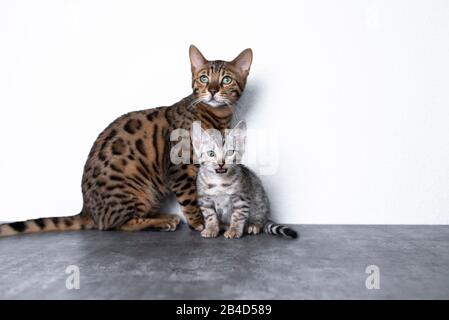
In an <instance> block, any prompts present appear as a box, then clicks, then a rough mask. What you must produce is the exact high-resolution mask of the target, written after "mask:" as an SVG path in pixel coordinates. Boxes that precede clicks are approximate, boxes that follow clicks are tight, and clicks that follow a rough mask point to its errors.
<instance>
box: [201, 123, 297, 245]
mask: <svg viewBox="0 0 449 320" xmlns="http://www.w3.org/2000/svg"><path fill="white" fill-rule="evenodd" d="M213 133H215V134H213ZM245 137H246V124H245V122H243V121H240V122H239V123H238V124H237V125H236V126H235V128H234V129H232V130H231V131H230V132H229V133H227V134H226V135H225V137H224V142H223V139H222V134H221V133H220V132H218V131H215V132H214V131H213V130H212V132H210V133H207V132H206V131H204V130H203V129H201V127H196V126H195V124H194V128H193V130H192V144H193V147H194V149H195V153H196V155H197V157H198V159H199V162H200V164H201V165H200V170H199V173H198V179H197V188H198V203H199V205H200V208H201V212H202V214H203V217H204V223H205V229H204V230H203V231H202V232H201V235H202V236H203V237H205V238H215V237H217V236H218V234H219V232H220V230H225V233H224V236H225V237H226V238H230V239H232V238H240V237H241V236H242V235H243V234H244V233H245V232H246V233H248V234H254V235H255V234H259V233H260V232H262V231H263V232H265V233H268V234H273V235H281V236H284V237H287V238H296V237H297V236H298V235H297V233H296V231H294V230H293V229H290V228H289V227H287V226H283V225H280V224H277V223H274V222H272V221H270V220H269V217H270V203H269V201H268V197H267V195H266V193H265V190H264V188H263V185H262V182H261V181H260V179H259V178H258V177H257V176H256V174H255V173H254V172H252V171H251V170H250V169H249V168H247V167H246V166H244V165H243V164H240V161H241V159H242V156H243V153H244V150H245Z"/></svg>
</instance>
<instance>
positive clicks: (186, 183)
mask: <svg viewBox="0 0 449 320" xmlns="http://www.w3.org/2000/svg"><path fill="white" fill-rule="evenodd" d="M197 172H198V168H197V167H196V166H195V165H193V164H191V165H187V164H183V165H174V166H172V167H171V168H170V170H169V179H170V184H171V189H172V191H173V192H174V193H175V195H176V200H177V201H178V203H179V205H180V206H181V210H182V213H183V214H184V216H185V217H186V220H187V223H188V225H189V227H190V228H191V229H194V230H196V231H201V230H203V228H204V226H203V221H202V216H201V212H200V210H199V208H198V204H197V192H196V175H197Z"/></svg>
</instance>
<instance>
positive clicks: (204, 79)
mask: <svg viewBox="0 0 449 320" xmlns="http://www.w3.org/2000/svg"><path fill="white" fill-rule="evenodd" d="M200 82H201V83H208V82H209V78H208V77H207V76H205V75H202V76H201V77H200Z"/></svg>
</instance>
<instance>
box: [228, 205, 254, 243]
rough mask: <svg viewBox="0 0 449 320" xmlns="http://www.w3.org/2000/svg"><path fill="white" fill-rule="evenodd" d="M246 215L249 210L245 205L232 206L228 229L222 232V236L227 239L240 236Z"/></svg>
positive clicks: (246, 218)
mask: <svg viewBox="0 0 449 320" xmlns="http://www.w3.org/2000/svg"><path fill="white" fill-rule="evenodd" d="M248 216H249V210H248V209H247V208H246V207H243V208H234V212H233V213H232V216H231V223H230V224H229V228H228V230H226V232H225V233H224V236H225V237H226V238H228V239H233V238H240V237H241V236H242V235H243V230H244V229H245V223H246V221H247V220H248Z"/></svg>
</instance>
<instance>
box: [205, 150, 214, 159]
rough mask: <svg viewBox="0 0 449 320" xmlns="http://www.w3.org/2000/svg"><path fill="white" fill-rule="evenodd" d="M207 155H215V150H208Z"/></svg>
mask: <svg viewBox="0 0 449 320" xmlns="http://www.w3.org/2000/svg"><path fill="white" fill-rule="evenodd" d="M207 155H208V156H209V157H211V158H212V157H215V152H214V151H212V150H209V151H207Z"/></svg>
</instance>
